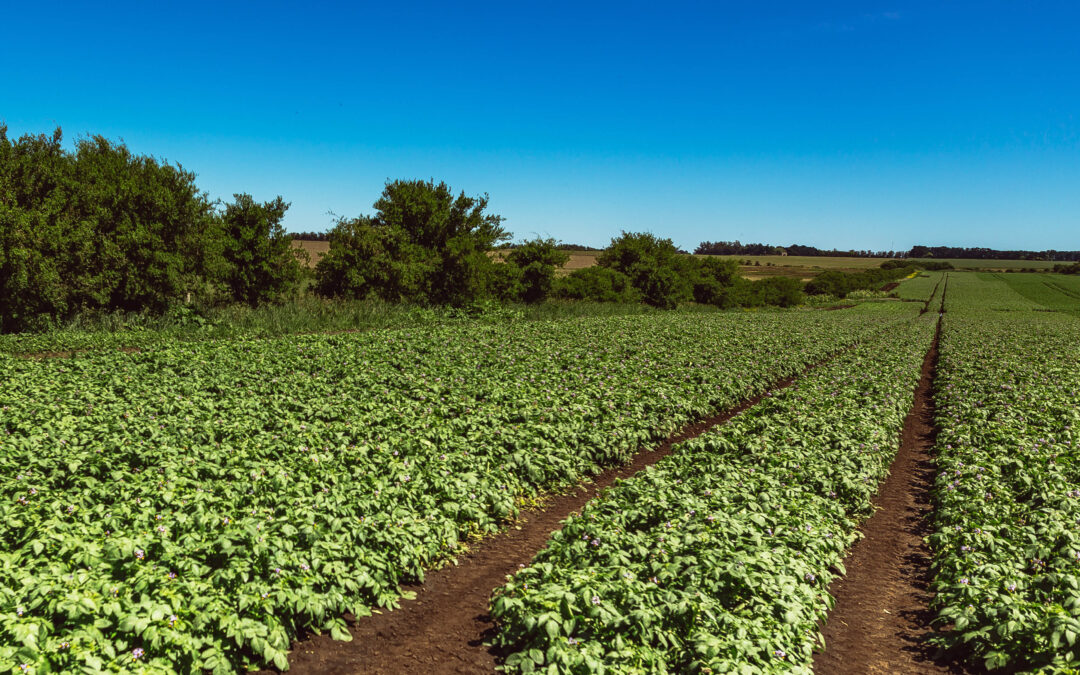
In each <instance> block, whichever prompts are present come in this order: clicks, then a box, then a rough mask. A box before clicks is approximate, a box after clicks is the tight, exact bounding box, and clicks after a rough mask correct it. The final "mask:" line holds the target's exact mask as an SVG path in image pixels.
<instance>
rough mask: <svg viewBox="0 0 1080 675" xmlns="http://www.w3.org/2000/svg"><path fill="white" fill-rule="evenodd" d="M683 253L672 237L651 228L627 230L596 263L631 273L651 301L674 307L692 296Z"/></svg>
mask: <svg viewBox="0 0 1080 675" xmlns="http://www.w3.org/2000/svg"><path fill="white" fill-rule="evenodd" d="M680 257H681V256H680V254H679V250H678V249H677V248H676V247H675V244H674V243H672V241H671V239H659V238H657V237H656V236H655V235H653V234H651V233H648V232H637V233H631V232H623V233H622V235H620V236H619V237H616V238H615V239H612V240H611V245H609V246H608V247H607V248H606V249H604V251H603V252H602V253H601V254H600V255H599V256H597V258H596V264H597V265H599V266H601V267H607V268H610V269H613V270H616V271H618V272H621V273H623V274H625V275H626V276H627V277H629V279H630V283H632V284H633V286H634V288H636V289H637V290H638V291H639V292H640V293H641V297H642V299H643V300H644V301H645V302H646V303H647V304H650V305H652V306H654V307H660V308H663V309H673V308H675V307H676V306H677V305H678V304H679V302H681V301H684V300H689V299H690V297H691V294H690V282H689V280H688V279H686V277H685V276H684V275H683V274H682V272H683V269H684V264H683V263H682V262H681V260H680Z"/></svg>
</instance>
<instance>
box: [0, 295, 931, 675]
mask: <svg viewBox="0 0 1080 675" xmlns="http://www.w3.org/2000/svg"><path fill="white" fill-rule="evenodd" d="M912 313H913V310H912V305H910V304H908V303H895V306H894V307H893V308H892V310H891V311H886V310H885V309H883V308H874V309H873V311H867V312H861V311H860V310H857V309H856V310H850V311H847V312H811V311H805V312H771V313H770V312H763V313H741V314H713V315H681V314H664V315H661V314H657V315H649V316H635V317H614V318H607V319H581V320H567V321H552V322H532V323H510V324H499V325H487V324H464V325H447V326H435V327H430V328H425V329H422V330H405V329H403V330H397V331H383V332H371V333H356V334H338V335H308V336H294V337H291V338H287V339H266V340H244V339H232V340H224V341H206V342H198V343H166V344H162V345H160V346H157V347H153V348H150V349H147V350H146V351H143V352H140V353H130V354H128V353H121V352H92V353H86V354H76V355H75V356H73V357H72V358H66V359H45V360H26V359H19V358H14V357H10V356H0V542H2V544H0V669H4V670H7V669H13V668H20V667H23V669H24V670H25V671H28V672H47V671H49V670H53V671H72V670H77V669H83V670H88V671H97V670H114V671H115V670H121V671H125V670H137V669H141V668H151V669H156V670H159V671H173V672H195V671H198V670H211V671H215V672H231V671H235V670H242V669H244V668H246V667H248V666H250V665H260V664H267V663H273V664H275V665H277V666H278V667H281V668H284V667H286V666H287V662H286V650H287V649H288V648H289V645H290V641H291V640H292V639H293V638H294V637H296V636H297V635H298V634H300V633H301V632H303V631H304V630H329V631H330V632H331V634H332V635H333V636H334V637H337V638H341V639H345V638H347V637H348V633H347V632H346V630H345V624H344V621H343V619H342V615H343V613H345V612H351V613H352V614H354V615H356V616H363V615H365V614H367V613H368V612H369V611H370V608H371V607H374V606H378V607H390V606H393V605H394V604H395V602H396V601H397V599H398V596H399V593H400V591H399V584H401V583H403V582H406V581H414V580H421V579H422V578H423V575H424V570H425V569H427V568H429V567H430V566H431V565H433V564H436V563H437V562H438V561H441V560H445V559H447V558H448V557H450V556H452V555H454V554H455V553H456V552H458V551H460V548H461V546H462V543H463V542H465V541H467V540H468V538H469V537H471V536H474V535H477V534H481V533H484V532H489V531H493V530H496V529H498V528H499V527H501V526H502V525H503V524H504V523H505V522H506V521H507V519H509V518H512V517H513V516H514V515H515V513H517V511H518V509H519V508H520V507H521V506H522V505H523V504H527V503H530V502H531V500H534V499H536V498H537V497H539V496H541V495H542V494H543V491H545V490H552V489H558V488H559V487H560V486H565V485H569V484H574V483H576V482H577V481H579V480H581V479H582V478H583V477H584V476H587V475H589V474H592V473H594V472H595V471H597V470H598V469H599V468H601V467H603V466H607V465H610V464H613V463H618V462H621V461H624V460H625V459H627V458H628V457H629V456H630V455H631V454H632V453H633V452H635V451H636V450H637V449H638V448H639V447H641V446H642V445H644V444H648V443H650V442H652V441H655V440H657V439H659V438H661V437H663V436H665V435H666V434H668V433H670V432H672V431H673V430H674V429H676V428H677V427H679V426H680V425H682V424H684V423H686V422H688V421H690V420H692V419H694V418H698V417H701V416H704V415H707V414H709V413H712V412H714V411H715V410H716V409H718V408H724V407H727V406H731V405H733V404H734V403H736V402H737V401H738V400H740V399H743V398H745V397H748V396H751V395H753V394H755V393H759V392H761V391H763V390H764V389H765V388H766V387H768V386H769V384H770V383H772V382H775V381H777V380H779V379H781V378H784V377H787V376H791V375H794V374H796V373H798V372H799V371H800V370H801V369H803V368H804V367H805V366H806V365H808V364H811V363H814V362H817V361H820V360H822V359H824V358H826V357H828V356H829V355H832V354H835V353H836V352H838V351H839V350H842V349H843V348H844V347H845V346H846V345H850V344H852V343H854V342H857V341H859V340H861V339H865V338H866V337H867V336H869V335H871V334H874V333H876V332H881V331H882V330H883V329H885V328H886V327H889V326H893V325H896V324H897V323H898V322H901V321H904V320H905V319H906V318H907V317H910V316H911V314H912Z"/></svg>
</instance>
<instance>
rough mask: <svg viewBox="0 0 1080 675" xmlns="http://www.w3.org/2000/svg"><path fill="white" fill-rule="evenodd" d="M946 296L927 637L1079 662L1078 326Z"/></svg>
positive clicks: (1053, 661) (1017, 662)
mask: <svg viewBox="0 0 1080 675" xmlns="http://www.w3.org/2000/svg"><path fill="white" fill-rule="evenodd" d="M956 276H960V275H956ZM954 290H955V291H964V292H963V293H960V292H957V293H954ZM968 291H970V292H968ZM1009 292H1011V291H1009ZM1017 297H1019V296H1017ZM949 298H950V311H949V313H947V314H946V316H945V324H944V330H943V333H942V340H941V361H940V369H939V375H938V380H937V385H936V386H937V394H936V398H937V402H938V426H939V428H940V432H939V436H938V443H937V446H938V447H937V452H938V460H937V461H938V469H939V474H938V476H937V480H936V484H935V495H936V501H937V510H936V524H935V533H934V535H933V536H932V537H931V544H932V548H933V550H934V574H935V582H934V589H935V590H936V597H935V600H934V606H935V608H936V609H937V610H938V619H937V622H938V623H939V624H940V625H941V627H942V629H943V631H945V632H944V633H943V634H942V635H941V636H940V637H939V638H938V640H937V641H938V642H939V643H940V644H941V645H943V646H945V647H949V648H954V649H956V650H958V651H961V652H966V653H968V654H969V655H970V656H971V657H972V659H973V660H974V659H978V660H981V661H982V662H983V664H984V665H985V666H986V667H988V668H991V669H995V668H1002V667H1005V668H1007V669H1009V670H1010V672H1014V671H1016V670H1021V669H1024V670H1026V669H1031V670H1040V671H1046V672H1077V669H1080V409H1078V408H1077V401H1078V400H1080V322H1077V321H1076V319H1075V318H1073V317H1069V316H1066V315H1060V314H1053V313H1048V312H1023V311H1013V312H1000V313H997V314H996V315H987V314H985V313H980V312H978V311H971V310H973V309H978V308H979V307H980V305H981V306H986V304H987V303H989V304H990V305H991V306H995V307H1002V306H1006V305H1008V304H1010V303H1009V300H1008V296H1007V295H1006V293H1005V292H1004V291H1000V292H999V293H998V294H996V295H994V296H992V297H989V298H987V297H982V298H980V297H979V295H978V294H977V292H976V289H974V287H971V288H968V287H965V286H958V287H956V288H955V289H954V286H953V285H952V283H950V286H949ZM1024 302H1027V301H1026V300H1024ZM1016 304H1018V303H1016Z"/></svg>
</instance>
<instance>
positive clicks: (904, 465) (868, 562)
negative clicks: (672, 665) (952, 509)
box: [814, 292, 971, 675]
mask: <svg viewBox="0 0 1080 675" xmlns="http://www.w3.org/2000/svg"><path fill="white" fill-rule="evenodd" d="M943 306H944V292H943V293H942V307H943ZM940 333H941V323H940V319H939V323H938V333H937V334H936V335H935V336H934V342H933V344H932V345H931V347H930V351H928V352H927V354H926V358H925V359H924V360H923V366H922V377H921V379H920V380H919V384H918V387H917V388H916V390H915V401H914V404H913V405H912V408H911V411H910V412H909V413H908V416H907V419H906V420H905V421H904V429H903V435H902V441H901V446H900V450H899V452H898V453H897V455H896V460H895V461H894V462H893V464H892V467H891V468H890V473H889V477H888V478H887V479H886V480H885V482H884V484H883V485H882V486H881V490H880V491H879V492H878V494H877V496H876V497H875V499H874V505H875V507H876V508H877V511H876V512H875V513H874V515H873V516H871V517H870V518H869V519H868V520H867V521H866V522H865V523H864V524H863V526H862V527H861V528H860V530H861V531H862V533H863V534H864V535H865V537H864V538H863V539H862V540H860V541H859V542H858V543H856V544H855V546H854V547H853V548H852V551H851V553H850V554H849V555H848V557H847V558H846V559H845V560H844V566H845V567H846V568H847V576H845V577H843V578H841V579H838V580H837V581H835V582H833V584H832V585H831V586H830V587H829V592H830V593H831V594H832V595H833V597H835V598H836V600H837V602H836V606H835V607H834V608H833V610H832V612H830V613H829V618H828V622H827V623H826V625H825V628H824V630H823V633H824V635H825V651H824V652H822V653H819V654H817V655H816V656H815V658H814V672H815V673H821V674H823V675H833V674H836V675H848V674H850V673H889V674H891V675H897V674H903V675H907V674H912V673H917V674H920V675H921V674H923V673H967V672H971V671H970V670H969V669H967V668H965V667H964V666H962V665H960V664H957V663H952V662H944V661H938V660H935V657H936V656H937V649H936V648H934V647H931V646H929V645H927V644H926V643H925V641H924V640H925V637H926V636H927V635H929V634H930V632H931V630H932V629H931V627H930V621H931V620H932V619H933V618H934V614H933V612H932V611H931V610H930V608H929V606H930V600H931V598H932V593H931V591H930V582H931V581H932V576H931V572H930V561H931V553H930V549H929V547H927V545H926V544H925V542H924V541H923V537H925V536H927V535H929V534H930V531H931V530H930V527H931V523H930V515H931V512H932V510H933V503H932V500H931V488H932V486H933V481H934V461H933V458H932V457H931V455H930V451H931V449H932V448H933V445H934V439H935V436H936V429H935V428H934V400H933V389H932V385H933V378H934V373H935V369H936V367H937V357H938V337H939V336H940Z"/></svg>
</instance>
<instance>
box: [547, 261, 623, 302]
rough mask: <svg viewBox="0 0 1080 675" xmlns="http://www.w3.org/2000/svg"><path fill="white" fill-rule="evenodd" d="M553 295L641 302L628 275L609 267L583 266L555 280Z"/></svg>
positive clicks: (603, 300) (605, 300) (577, 298)
mask: <svg viewBox="0 0 1080 675" xmlns="http://www.w3.org/2000/svg"><path fill="white" fill-rule="evenodd" d="M552 293H553V295H555V297H558V298H564V299H567V300H592V301H594V302H625V303H636V302H641V293H639V292H638V290H637V289H636V288H634V285H633V284H632V283H630V277H628V276H626V275H625V274H623V273H622V272H619V271H618V270H613V269H611V268H610V267H597V266H594V267H585V268H583V269H580V270H574V271H573V272H571V273H570V274H568V275H566V276H565V277H563V278H561V279H556V280H555V286H554V288H553V289H552Z"/></svg>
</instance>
